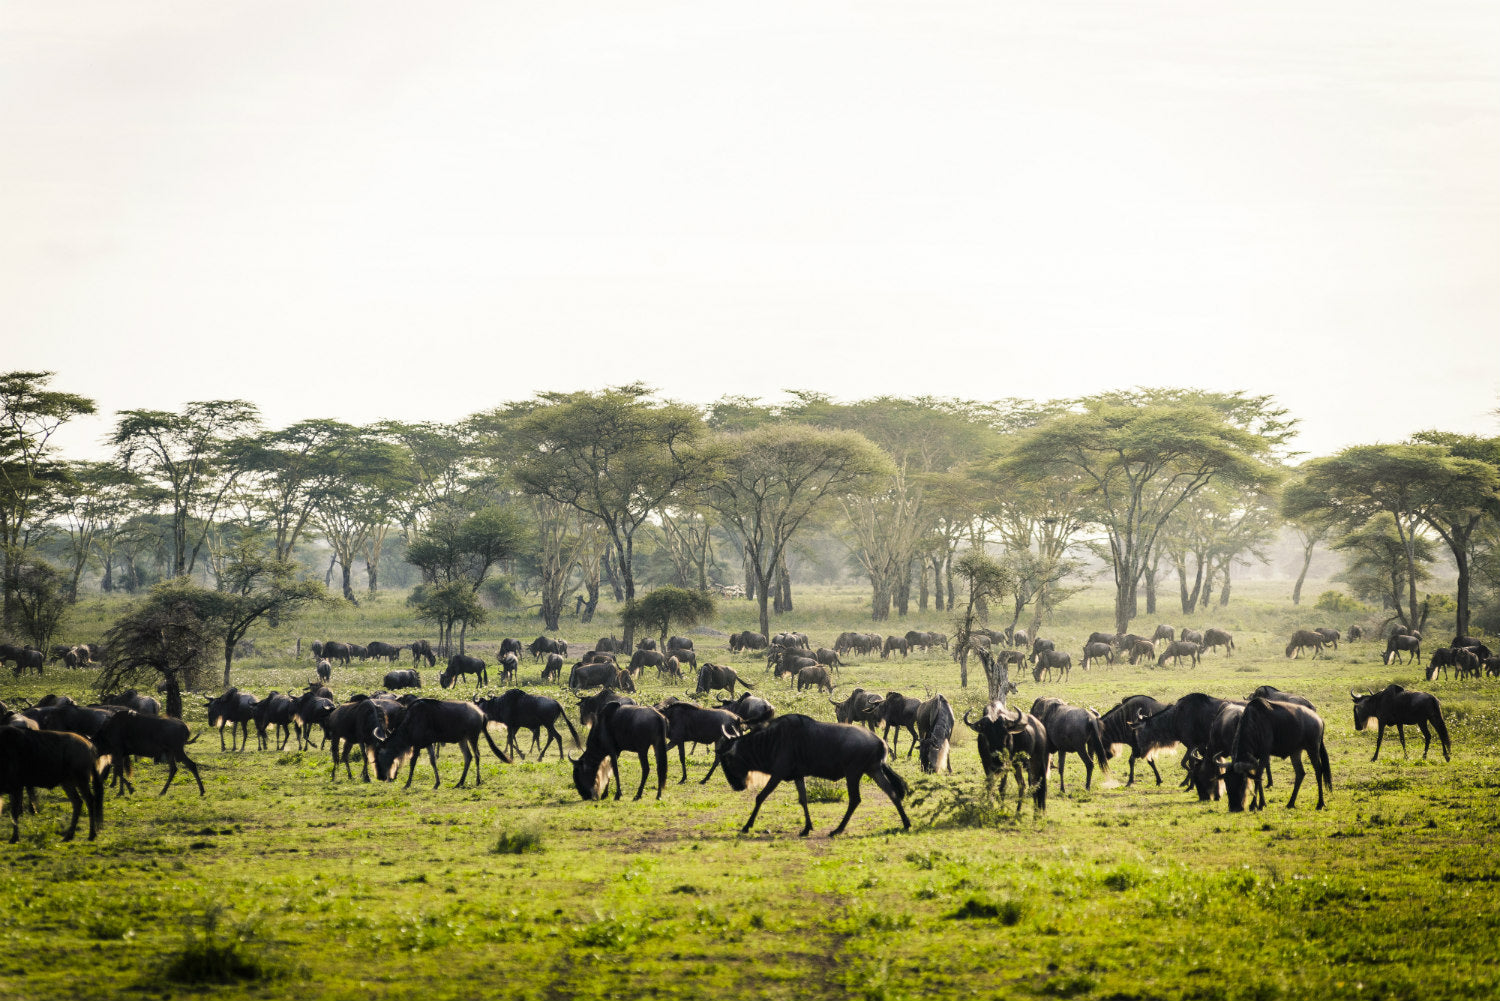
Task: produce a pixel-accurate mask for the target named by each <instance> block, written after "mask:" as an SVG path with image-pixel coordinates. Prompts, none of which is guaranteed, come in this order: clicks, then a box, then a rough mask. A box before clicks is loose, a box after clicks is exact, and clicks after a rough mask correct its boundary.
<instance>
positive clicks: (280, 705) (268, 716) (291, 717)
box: [254, 692, 297, 751]
mask: <svg viewBox="0 0 1500 1001" xmlns="http://www.w3.org/2000/svg"><path fill="white" fill-rule="evenodd" d="M296 715H297V707H296V706H295V705H294V704H293V702H292V699H291V696H288V695H282V694H281V693H280V692H272V693H271V694H269V695H267V696H266V697H265V698H263V699H261V700H260V701H259V702H257V703H256V704H255V719H254V722H255V739H256V746H257V747H258V748H259V749H260V750H262V751H264V750H266V749H268V748H269V747H270V738H269V737H267V736H266V729H267V728H268V727H272V726H274V727H275V728H276V737H277V742H276V750H278V751H279V750H281V749H282V748H284V747H286V742H287V741H289V740H291V739H292V727H293V726H294V725H295V724H296V722H297V721H296Z"/></svg>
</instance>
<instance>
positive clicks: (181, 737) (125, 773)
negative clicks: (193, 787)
mask: <svg viewBox="0 0 1500 1001" xmlns="http://www.w3.org/2000/svg"><path fill="white" fill-rule="evenodd" d="M197 739H198V738H197V737H192V738H191V739H190V738H189V736H188V728H187V724H186V723H184V722H182V720H179V719H169V718H166V717H161V716H142V715H140V714H139V713H136V712H134V711H133V710H130V709H125V710H122V711H120V712H117V713H115V715H114V716H112V717H111V718H110V719H109V722H107V723H105V724H104V726H103V727H101V728H100V730H99V733H98V734H97V735H96V736H95V738H94V742H95V744H96V745H97V746H98V748H99V753H100V754H101V755H108V757H109V767H110V768H111V769H112V770H113V771H114V772H115V774H116V775H118V776H119V779H120V792H121V793H122V794H123V793H125V792H134V791H135V786H134V785H132V784H131V782H130V776H131V775H132V774H133V773H134V770H135V769H134V762H133V759H134V758H136V757H142V758H150V759H151V760H153V761H165V762H166V763H167V781H166V784H164V785H163V786H162V787H161V792H159V793H157V795H158V796H164V795H166V792H167V790H168V789H170V788H171V787H172V780H173V779H175V778H176V777H177V765H178V763H179V762H181V763H182V765H183V766H184V767H185V768H187V770H188V772H189V774H191V775H192V776H193V778H194V780H196V781H197V783H198V795H199V796H202V795H204V791H203V778H202V777H201V776H200V775H199V774H198V765H197V763H196V762H194V761H193V759H192V758H190V757H188V754H187V745H189V744H191V743H193V742H194V741H196V740H197Z"/></svg>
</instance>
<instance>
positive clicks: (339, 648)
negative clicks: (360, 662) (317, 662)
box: [323, 640, 354, 665]
mask: <svg viewBox="0 0 1500 1001" xmlns="http://www.w3.org/2000/svg"><path fill="white" fill-rule="evenodd" d="M323 657H324V659H325V660H336V661H338V662H339V663H340V664H344V665H348V664H349V663H350V662H351V661H352V660H353V659H354V648H353V647H351V646H350V645H349V644H348V643H335V642H334V641H333V640H325V641H324V642H323Z"/></svg>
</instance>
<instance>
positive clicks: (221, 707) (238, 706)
mask: <svg viewBox="0 0 1500 1001" xmlns="http://www.w3.org/2000/svg"><path fill="white" fill-rule="evenodd" d="M323 647H324V649H327V647H328V644H326V643H325V644H323ZM204 701H206V702H207V703H208V725H209V726H213V727H218V729H219V750H221V751H222V750H224V727H226V726H227V727H229V746H230V750H233V749H234V747H235V733H236V727H238V732H239V735H240V740H239V749H240V750H241V751H243V750H244V749H245V745H246V744H248V743H249V742H250V723H251V722H252V721H253V720H254V719H255V703H256V699H255V696H253V695H250V694H249V693H247V692H241V691H240V690H239V689H238V688H230V689H228V690H227V691H225V692H224V694H223V695H220V696H219V697H218V698H215V699H205V700H204Z"/></svg>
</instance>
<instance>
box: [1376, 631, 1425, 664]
mask: <svg viewBox="0 0 1500 1001" xmlns="http://www.w3.org/2000/svg"><path fill="white" fill-rule="evenodd" d="M1403 653H1404V654H1407V658H1406V662H1407V663H1408V664H1409V663H1411V662H1412V661H1413V660H1415V661H1416V662H1417V663H1418V664H1420V663H1422V638H1421V637H1420V636H1411V635H1408V634H1406V633H1401V634H1398V635H1396V636H1392V637H1391V638H1390V639H1388V640H1386V641H1385V656H1384V657H1383V658H1382V659H1381V663H1383V664H1389V663H1390V662H1391V658H1392V657H1394V658H1396V663H1398V664H1399V663H1401V655H1402V654H1403Z"/></svg>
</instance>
